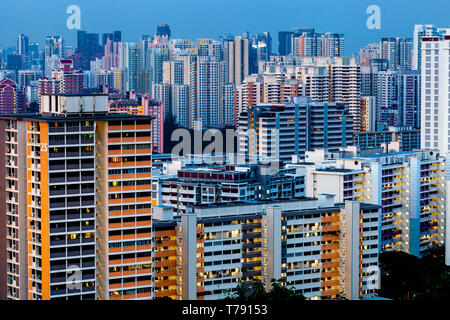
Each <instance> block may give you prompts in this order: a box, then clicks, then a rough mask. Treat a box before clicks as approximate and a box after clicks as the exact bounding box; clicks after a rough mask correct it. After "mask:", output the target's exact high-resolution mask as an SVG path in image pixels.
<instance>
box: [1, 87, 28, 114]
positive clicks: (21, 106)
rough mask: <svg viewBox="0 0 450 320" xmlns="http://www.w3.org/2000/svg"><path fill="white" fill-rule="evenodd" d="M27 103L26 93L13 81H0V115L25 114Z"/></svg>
mask: <svg viewBox="0 0 450 320" xmlns="http://www.w3.org/2000/svg"><path fill="white" fill-rule="evenodd" d="M26 102H27V97H26V95H25V92H24V91H23V89H22V88H20V87H18V86H17V84H16V83H15V82H14V81H13V80H11V79H9V78H4V79H3V80H0V114H11V113H22V112H25V111H26V108H27V105H26Z"/></svg>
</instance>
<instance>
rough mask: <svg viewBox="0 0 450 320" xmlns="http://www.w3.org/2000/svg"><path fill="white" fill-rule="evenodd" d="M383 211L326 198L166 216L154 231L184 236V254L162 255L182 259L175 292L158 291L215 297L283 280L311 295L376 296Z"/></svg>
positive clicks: (202, 208)
mask: <svg viewBox="0 0 450 320" xmlns="http://www.w3.org/2000/svg"><path fill="white" fill-rule="evenodd" d="M158 209H159V208H158ZM163 209H164V208H161V210H163ZM378 216H379V206H376V205H370V204H365V203H359V202H353V201H350V202H346V203H339V204H338V203H335V202H334V201H333V199H332V197H330V196H327V195H320V196H319V197H318V199H317V198H298V199H295V198H294V199H286V200H283V201H279V200H273V201H265V202H262V201H261V202H250V203H249V202H238V203H217V204H213V205H211V204H203V205H201V204H199V205H194V206H191V207H190V210H189V212H187V213H185V214H182V216H181V218H179V217H170V215H169V214H165V215H160V217H161V219H158V221H156V222H155V228H158V229H159V230H161V231H160V233H159V234H160V235H166V236H167V240H166V245H167V246H168V245H170V244H171V243H175V242H174V240H177V245H176V252H177V254H172V252H173V251H171V252H167V253H166V254H164V252H161V255H162V257H161V259H159V258H158V261H159V260H160V261H161V262H163V261H167V263H171V262H174V261H176V264H170V266H171V269H170V271H171V272H173V271H176V274H177V277H176V278H175V277H174V278H175V279H176V281H171V282H168V283H170V285H171V286H172V288H170V289H172V290H160V291H159V294H160V295H161V296H172V297H176V299H183V300H186V299H190V300H215V299H223V298H225V297H226V295H227V294H228V293H230V292H232V291H234V290H235V288H236V286H237V284H238V283H239V281H243V282H244V285H246V286H248V285H252V284H254V283H255V281H256V280H261V281H262V282H263V283H266V284H267V285H268V286H270V281H271V279H279V280H280V281H281V284H282V285H283V286H286V287H289V288H293V290H295V291H296V292H300V293H302V294H303V295H304V296H305V297H306V298H308V299H312V300H320V299H329V298H334V297H336V296H337V295H339V294H340V293H344V294H345V295H346V297H347V298H348V299H356V300H358V299H360V298H363V297H368V296H371V295H374V294H375V292H376V290H377V288H378V287H377V284H376V283H374V281H373V279H371V278H370V274H371V268H372V269H373V268H375V267H377V266H378V249H379V234H378V232H379V220H378ZM162 228H164V229H162ZM163 230H164V231H163ZM170 230H172V231H170ZM163 232H164V233H163ZM155 234H156V231H155ZM169 239H170V240H169ZM172 248H173V249H175V245H172ZM163 259H164V260H163ZM169 274H173V273H169ZM175 279H174V280H175Z"/></svg>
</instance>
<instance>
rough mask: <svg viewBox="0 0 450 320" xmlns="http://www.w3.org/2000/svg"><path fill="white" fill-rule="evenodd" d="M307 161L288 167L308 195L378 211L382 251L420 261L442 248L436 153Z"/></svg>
mask: <svg viewBox="0 0 450 320" xmlns="http://www.w3.org/2000/svg"><path fill="white" fill-rule="evenodd" d="M305 161H306V162H305V163H304V164H301V163H299V164H292V165H288V166H297V167H298V168H300V169H299V172H298V173H299V174H300V173H305V174H306V196H309V197H313V196H317V195H319V194H321V193H327V194H333V195H336V201H347V200H356V201H361V202H367V203H373V204H377V205H380V206H382V209H381V221H380V235H379V236H380V241H381V243H380V244H381V245H380V252H381V251H391V250H393V251H395V250H401V251H404V252H408V253H410V254H412V255H416V256H421V255H422V254H423V253H424V252H425V251H426V250H427V249H428V248H430V247H432V246H433V245H437V244H443V243H444V230H445V187H444V181H445V161H444V158H443V157H442V156H441V155H440V154H439V152H438V151H436V150H419V151H408V152H393V153H373V154H368V155H362V154H361V155H358V154H357V153H356V152H354V151H350V152H347V153H346V152H343V153H342V154H335V155H331V154H329V153H326V152H324V151H323V150H318V151H317V150H316V152H310V153H308V154H307V157H306V159H305ZM303 169H304V170H306V171H303Z"/></svg>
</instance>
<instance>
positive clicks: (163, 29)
mask: <svg viewBox="0 0 450 320" xmlns="http://www.w3.org/2000/svg"><path fill="white" fill-rule="evenodd" d="M156 35H157V36H166V37H167V38H170V27H169V25H168V24H167V23H159V24H158V25H157V26H156Z"/></svg>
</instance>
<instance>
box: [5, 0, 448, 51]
mask: <svg viewBox="0 0 450 320" xmlns="http://www.w3.org/2000/svg"><path fill="white" fill-rule="evenodd" d="M72 4H75V5H78V6H79V7H80V8H81V12H82V21H81V24H82V26H81V27H82V29H83V30H86V31H88V32H99V33H104V32H111V31H113V30H122V38H123V40H125V41H135V40H139V39H140V36H141V35H142V34H154V32H155V31H156V24H157V23H159V22H167V23H168V24H169V25H170V27H171V30H172V35H173V37H183V38H192V39H196V38H201V37H212V38H218V37H219V36H220V35H221V34H224V33H231V34H240V33H242V32H245V31H249V32H250V33H251V34H255V33H258V32H263V31H269V32H270V33H271V34H272V38H273V40H274V43H273V49H274V51H276V50H277V48H278V40H277V39H278V37H277V33H278V31H282V30H292V28H293V27H299V28H308V27H314V28H315V29H316V30H317V31H318V32H335V33H344V35H345V53H346V55H351V54H354V53H357V51H358V49H359V48H360V47H362V46H364V45H366V44H367V43H371V42H376V41H377V40H378V39H379V38H380V37H383V36H409V37H411V36H412V32H413V28H414V24H422V23H423V24H435V25H438V26H441V27H448V26H450V25H449V22H450V21H449V19H448V18H449V14H448V13H449V12H450V1H449V0H222V1H218V0H190V1H186V0H185V1H181V0H1V6H0V8H1V10H0V48H5V47H10V46H14V45H15V44H16V37H17V35H18V34H19V33H24V34H26V35H27V36H29V37H30V41H37V42H39V43H40V44H42V43H43V41H44V38H45V36H46V35H62V36H63V37H64V38H65V39H66V40H67V42H69V43H70V44H72V45H75V43H76V31H75V30H68V29H67V28H66V20H67V17H68V14H66V8H67V7H68V6H69V5H72ZM369 5H378V6H379V7H380V9H381V29H380V30H369V29H368V28H367V27H366V20H367V18H368V16H369V15H368V14H367V13H366V9H367V7H368V6H369Z"/></svg>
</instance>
